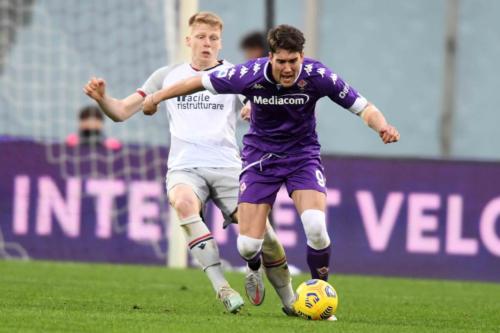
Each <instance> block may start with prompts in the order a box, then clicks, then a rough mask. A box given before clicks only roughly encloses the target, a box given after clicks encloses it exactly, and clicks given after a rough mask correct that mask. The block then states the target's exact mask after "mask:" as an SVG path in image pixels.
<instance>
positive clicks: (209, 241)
mask: <svg viewBox="0 0 500 333" xmlns="http://www.w3.org/2000/svg"><path fill="white" fill-rule="evenodd" d="M180 222H181V226H182V229H183V230H184V232H185V234H186V239H187V242H188V247H189V251H190V253H191V255H192V256H193V257H194V258H195V259H196V260H197V261H198V262H199V263H200V265H201V266H202V268H203V271H205V273H206V274H207V277H208V278H209V280H210V282H211V283H212V287H213V288H214V290H215V292H217V291H218V290H219V289H220V288H221V287H222V286H228V285H229V283H228V282H227V280H226V278H225V277H224V273H223V271H222V267H221V263H220V256H219V248H218V247H217V243H216V242H215V240H214V239H213V237H212V233H211V232H210V230H208V228H207V226H206V224H205V223H203V221H202V220H201V217H200V216H199V215H193V216H190V217H188V218H186V219H183V220H181V221H180Z"/></svg>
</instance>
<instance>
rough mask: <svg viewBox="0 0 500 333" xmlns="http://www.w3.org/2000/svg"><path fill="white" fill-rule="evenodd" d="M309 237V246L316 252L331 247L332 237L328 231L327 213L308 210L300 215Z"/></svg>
mask: <svg viewBox="0 0 500 333" xmlns="http://www.w3.org/2000/svg"><path fill="white" fill-rule="evenodd" d="M300 218H301V220H302V224H303V225H304V231H305V233H306V237H307V245H309V246H310V247H312V248H313V249H315V250H320V249H324V248H325V247H327V246H329V245H330V237H329V236H328V231H327V230H326V218H325V213H324V212H322V211H320V210H317V209H307V210H305V211H304V212H303V213H302V215H300Z"/></svg>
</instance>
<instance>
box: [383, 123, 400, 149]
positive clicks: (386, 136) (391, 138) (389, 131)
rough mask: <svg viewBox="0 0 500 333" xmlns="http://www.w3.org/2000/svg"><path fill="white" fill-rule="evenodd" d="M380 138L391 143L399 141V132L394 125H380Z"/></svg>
mask: <svg viewBox="0 0 500 333" xmlns="http://www.w3.org/2000/svg"><path fill="white" fill-rule="evenodd" d="M378 134H379V136H380V138H381V139H382V141H384V143H386V144H387V143H392V142H398V141H399V132H398V130H397V129H396V127H394V126H392V125H389V124H387V125H385V126H384V127H382V129H381V130H380V131H379V132H378Z"/></svg>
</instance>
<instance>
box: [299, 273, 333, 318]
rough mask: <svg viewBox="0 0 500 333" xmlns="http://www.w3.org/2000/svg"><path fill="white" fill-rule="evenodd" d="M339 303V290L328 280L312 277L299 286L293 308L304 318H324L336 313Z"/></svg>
mask: <svg viewBox="0 0 500 333" xmlns="http://www.w3.org/2000/svg"><path fill="white" fill-rule="evenodd" d="M338 304H339V299H338V296H337V292H336V291H335V289H334V288H333V287H332V286H331V285H330V284H329V283H328V282H326V281H323V280H318V279H312V280H309V281H306V282H302V283H301V284H300V286H299V287H298V288H297V299H296V300H295V303H293V309H294V310H295V312H296V313H297V314H298V315H299V316H300V317H302V318H304V319H309V320H324V319H328V318H330V317H331V316H332V315H334V314H335V312H336V311H337V306H338Z"/></svg>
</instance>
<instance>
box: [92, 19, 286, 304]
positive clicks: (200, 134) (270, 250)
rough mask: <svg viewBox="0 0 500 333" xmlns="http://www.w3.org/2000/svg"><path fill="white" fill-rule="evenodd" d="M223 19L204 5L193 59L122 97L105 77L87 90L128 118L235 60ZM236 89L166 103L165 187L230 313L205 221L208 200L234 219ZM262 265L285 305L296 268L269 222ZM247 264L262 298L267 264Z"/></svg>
mask: <svg viewBox="0 0 500 333" xmlns="http://www.w3.org/2000/svg"><path fill="white" fill-rule="evenodd" d="M222 25H223V23H222V20H221V19H220V18H219V17H218V16H217V15H215V14H213V13H208V12H200V13H197V14H195V15H193V16H192V17H191V18H190V20H189V26H190V35H189V36H187V37H186V43H187V45H188V47H190V49H191V62H190V63H182V64H176V65H171V66H166V67H162V68H160V69H158V70H157V71H155V72H154V73H153V74H152V75H151V76H150V77H149V78H148V79H147V81H146V82H145V83H144V85H143V87H142V88H140V89H138V90H137V92H135V93H133V94H131V95H129V96H128V97H126V98H124V99H121V100H118V99H115V98H112V97H110V96H109V95H107V94H106V93H105V82H104V80H103V79H100V78H92V79H91V80H90V81H89V82H88V83H87V85H86V86H85V87H84V91H85V93H86V94H87V95H88V96H90V97H91V98H93V99H94V100H96V101H97V102H98V103H99V105H100V106H101V108H102V110H103V111H104V112H105V114H106V115H107V116H108V117H110V118H111V119H113V120H114V121H124V120H126V119H128V118H129V117H131V116H132V115H134V114H135V113H136V112H138V111H140V110H141V106H142V103H143V100H144V98H145V97H146V96H148V95H150V94H153V93H155V92H157V91H159V90H161V89H162V88H164V87H167V86H169V85H172V84H173V83H175V82H177V81H179V80H182V79H184V78H188V77H192V76H193V75H195V76H201V75H203V74H206V73H211V72H213V71H217V70H223V69H225V68H229V67H231V66H232V65H231V64H229V63H227V62H226V61H219V60H217V57H218V54H219V51H220V49H221V32H222ZM238 104H239V107H241V102H240V100H239V98H238V96H237V95H213V94H211V93H209V92H203V93H197V94H194V95H190V96H184V97H179V98H177V99H173V100H170V101H168V102H167V103H166V109H167V114H168V119H169V121H170V133H171V147H170V153H169V159H168V172H167V192H168V198H169V201H170V204H171V206H172V207H173V208H174V209H175V211H176V212H177V215H178V216H179V220H180V223H181V226H182V228H183V230H184V232H185V234H186V236H187V240H188V243H189V249H190V252H191V255H192V256H193V257H195V258H196V259H197V260H198V262H199V263H200V264H201V265H202V267H203V270H204V271H205V273H206V274H207V276H208V278H209V279H210V281H211V283H212V285H213V288H214V290H215V291H216V293H217V297H218V298H219V299H220V300H221V301H222V302H223V304H224V306H225V307H226V309H227V310H228V311H229V312H232V313H236V312H238V311H239V310H240V308H241V307H242V306H243V300H242V298H241V296H240V295H239V294H238V293H237V292H236V291H235V290H234V289H232V288H231V287H230V286H229V283H228V281H227V280H226V279H225V278H224V275H223V272H222V269H221V265H220V257H219V252H218V248H217V244H216V242H215V241H214V240H213V237H212V234H211V233H210V230H209V229H208V228H207V226H206V225H205V223H204V222H203V220H202V214H201V212H202V211H203V206H204V205H205V203H206V202H207V200H209V199H212V201H213V202H214V203H215V204H216V205H217V206H218V207H219V208H220V209H221V211H222V213H223V215H224V218H225V219H226V221H229V220H231V221H236V219H237V216H236V209H237V199H238V191H239V181H238V177H239V173H240V171H241V160H240V156H239V148H238V146H237V144H236V139H235V126H236V118H237V112H236V108H237V105H238ZM262 259H263V263H264V271H265V272H266V275H267V276H268V278H269V280H270V282H271V284H272V285H273V287H274V288H275V289H276V291H277V293H278V295H279V297H280V299H281V301H282V303H283V305H284V306H285V307H290V306H291V303H292V302H293V297H294V295H293V290H292V287H291V278H290V272H289V270H288V266H287V261H286V257H285V252H284V249H283V246H282V245H281V243H280V242H279V241H278V239H277V237H276V234H275V233H274V231H273V230H272V228H271V226H270V225H269V223H267V228H266V234H265V241H264V244H263V249H262ZM251 268H252V267H249V269H248V274H247V276H246V281H245V289H246V293H247V296H248V298H249V300H250V302H251V303H252V304H254V305H260V304H261V303H262V301H263V299H264V283H263V280H262V270H259V269H258V267H257V268H256V269H251Z"/></svg>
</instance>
